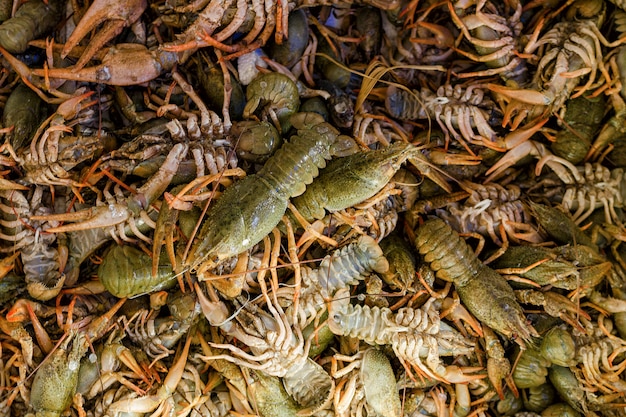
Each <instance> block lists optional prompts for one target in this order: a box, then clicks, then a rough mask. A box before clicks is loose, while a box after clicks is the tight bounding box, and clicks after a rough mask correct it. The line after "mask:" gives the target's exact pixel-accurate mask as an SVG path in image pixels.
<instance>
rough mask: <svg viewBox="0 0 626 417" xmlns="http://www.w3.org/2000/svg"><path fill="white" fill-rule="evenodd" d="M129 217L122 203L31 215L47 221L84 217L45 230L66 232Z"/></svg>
mask: <svg viewBox="0 0 626 417" xmlns="http://www.w3.org/2000/svg"><path fill="white" fill-rule="evenodd" d="M129 218H130V211H129V210H128V208H127V207H126V206H124V205H122V204H109V205H106V206H97V207H92V208H90V209H86V210H82V211H78V212H75V213H61V214H48V215H44V216H32V217H31V219H32V220H47V221H52V220H56V221H76V220H83V219H85V221H82V222H79V223H73V224H67V225H63V226H57V227H51V228H50V229H47V230H46V231H47V232H49V233H66V232H75V231H77V230H85V229H93V228H100V227H110V226H115V225H118V224H120V223H123V222H125V221H126V220H128V219H129Z"/></svg>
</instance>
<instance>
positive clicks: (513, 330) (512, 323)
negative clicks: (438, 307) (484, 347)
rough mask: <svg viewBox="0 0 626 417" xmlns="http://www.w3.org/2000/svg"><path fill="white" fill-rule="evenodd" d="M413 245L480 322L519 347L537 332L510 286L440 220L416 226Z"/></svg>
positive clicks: (530, 339) (529, 340) (536, 334)
mask: <svg viewBox="0 0 626 417" xmlns="http://www.w3.org/2000/svg"><path fill="white" fill-rule="evenodd" d="M415 247H416V248H417V249H418V250H419V252H420V254H421V255H422V256H423V257H424V260H425V261H426V262H428V263H429V264H430V267H431V268H432V269H433V270H434V271H435V272H436V273H437V277H438V278H440V279H443V280H444V281H449V282H452V283H454V285H455V287H456V291H457V293H458V294H459V297H460V298H461V302H462V303H463V304H464V305H465V307H467V309H468V310H469V311H470V312H471V313H472V314H473V315H474V316H476V318H477V319H478V320H480V321H481V322H482V323H484V324H485V325H487V326H489V327H490V328H492V329H493V330H495V331H497V332H499V333H501V334H502V335H504V336H506V337H509V338H514V339H515V341H516V342H517V343H518V344H519V345H520V346H521V347H522V348H524V347H525V346H526V345H525V343H526V342H531V341H532V337H538V336H539V334H538V333H537V331H536V330H535V329H534V328H533V327H532V326H531V325H530V324H528V323H527V322H526V319H525V317H524V313H523V311H522V307H521V306H520V305H519V303H518V302H517V300H516V298H515V293H514V292H513V289H512V288H511V286H510V285H509V284H508V283H507V282H506V280H505V279H504V278H503V277H502V276H501V275H500V274H498V273H497V272H496V271H494V270H493V269H491V268H489V267H488V266H486V265H484V264H483V263H482V262H481V261H480V260H479V259H478V258H477V257H476V255H474V252H473V251H472V249H471V248H470V246H469V245H468V244H467V243H465V241H464V240H463V239H462V238H461V237H460V236H459V234H458V233H456V232H455V231H454V230H453V229H452V228H451V227H450V226H449V225H448V224H446V223H445V222H444V221H443V220H441V219H438V218H437V219H433V220H428V221H426V222H425V223H424V224H423V225H422V226H421V227H420V228H419V229H418V230H417V236H416V238H415Z"/></svg>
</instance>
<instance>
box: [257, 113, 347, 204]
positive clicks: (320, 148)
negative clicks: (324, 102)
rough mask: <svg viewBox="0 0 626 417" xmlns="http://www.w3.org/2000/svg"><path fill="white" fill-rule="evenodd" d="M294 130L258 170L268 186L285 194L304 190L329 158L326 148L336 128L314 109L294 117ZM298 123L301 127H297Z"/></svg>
mask: <svg viewBox="0 0 626 417" xmlns="http://www.w3.org/2000/svg"><path fill="white" fill-rule="evenodd" d="M294 125H296V127H298V128H299V129H298V134H297V135H294V136H292V137H291V138H290V139H289V142H285V144H284V145H283V146H282V147H281V148H280V149H279V150H278V151H276V153H275V154H274V156H272V157H271V158H270V159H269V160H268V161H267V162H266V163H265V165H264V166H263V168H262V169H261V170H260V171H259V172H258V174H257V175H258V176H259V177H260V178H263V179H264V180H266V181H267V182H268V183H269V184H270V186H271V187H272V188H273V189H275V190H276V191H278V192H279V193H280V194H281V195H283V196H285V197H286V198H290V197H295V196H298V195H300V194H302V193H303V192H304V190H305V189H306V185H307V184H310V183H311V182H313V179H314V178H315V177H317V176H318V175H319V170H320V168H324V167H325V166H326V160H328V159H330V158H331V154H330V148H331V146H332V145H333V144H334V143H335V141H336V140H337V136H338V135H339V132H338V131H337V130H335V128H333V127H332V126H331V125H329V124H328V123H325V122H324V119H323V118H322V117H321V116H319V115H317V114H315V113H300V114H299V115H298V116H297V117H296V118H294ZM300 127H302V128H300Z"/></svg>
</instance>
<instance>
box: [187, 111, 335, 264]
mask: <svg viewBox="0 0 626 417" xmlns="http://www.w3.org/2000/svg"><path fill="white" fill-rule="evenodd" d="M291 123H292V124H293V126H294V127H295V128H296V129H297V134H296V135H294V136H292V137H291V138H290V140H289V141H288V142H286V143H285V144H283V146H282V147H281V148H280V149H279V150H278V151H276V153H275V154H274V155H273V156H272V157H271V158H270V159H268V161H267V162H266V163H265V165H264V166H263V168H262V169H261V170H260V171H259V172H258V173H256V174H254V175H249V176H247V177H246V178H244V179H242V180H241V181H239V182H237V183H235V184H234V185H232V186H230V187H228V188H227V189H226V190H225V191H224V194H223V195H222V196H221V197H220V198H219V200H217V202H216V203H215V205H213V206H211V207H209V210H208V212H207V219H206V220H205V222H204V225H203V226H202V229H201V230H200V233H199V235H198V238H197V239H196V240H195V242H194V244H193V246H192V247H191V251H190V253H189V256H188V258H187V261H186V264H187V265H186V266H190V267H191V268H192V269H197V271H196V272H197V273H198V275H202V273H203V272H204V271H206V270H208V269H209V268H211V267H212V266H213V265H216V264H217V263H218V262H219V261H221V260H224V259H227V258H230V257H232V256H235V255H238V254H240V253H242V252H244V251H246V250H248V249H250V248H252V247H253V246H254V245H256V244H257V243H259V242H260V241H261V240H262V239H263V238H264V237H265V236H267V234H268V233H270V232H271V231H272V229H273V228H274V227H276V225H278V223H279V222H280V220H281V218H282V217H283V215H284V214H285V211H286V210H287V204H288V200H289V198H291V197H295V196H298V195H300V194H302V193H303V192H304V191H305V189H306V186H307V184H310V183H311V182H312V181H313V179H314V178H315V177H317V176H318V175H319V170H320V168H324V167H325V166H326V161H327V160H329V159H330V158H331V153H332V151H333V148H334V147H333V145H335V143H336V142H337V138H338V137H339V131H337V129H335V128H334V127H332V126H331V125H330V124H328V123H326V122H324V119H323V118H322V116H320V115H318V114H316V113H298V114H296V115H294V116H292V118H291Z"/></svg>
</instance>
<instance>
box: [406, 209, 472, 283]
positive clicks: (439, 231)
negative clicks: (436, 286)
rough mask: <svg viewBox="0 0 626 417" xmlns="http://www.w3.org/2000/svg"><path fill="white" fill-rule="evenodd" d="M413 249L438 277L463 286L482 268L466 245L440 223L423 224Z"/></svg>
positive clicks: (429, 222)
mask: <svg viewBox="0 0 626 417" xmlns="http://www.w3.org/2000/svg"><path fill="white" fill-rule="evenodd" d="M415 246H416V247H417V249H418V250H419V252H420V254H421V255H422V256H423V257H424V260H425V261H426V262H428V263H429V264H430V267H431V268H432V269H433V270H435V272H436V273H437V277H438V278H441V279H443V280H445V281H450V282H453V283H455V284H456V285H457V287H459V286H463V285H465V284H466V283H467V282H468V281H470V280H471V279H472V278H473V277H475V276H476V275H478V273H479V271H480V269H481V268H482V267H484V265H483V264H482V263H481V262H480V260H479V259H478V258H477V257H476V255H474V252H473V251H472V249H471V248H470V247H469V245H468V244H467V243H465V241H464V240H463V239H462V238H461V237H460V236H459V235H458V234H457V233H456V232H455V231H454V230H452V228H451V227H450V226H448V225H447V224H446V223H445V222H444V221H443V220H441V219H433V220H428V221H427V222H425V223H424V224H423V225H422V226H420V228H419V229H418V230H417V237H416V238H415Z"/></svg>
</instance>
